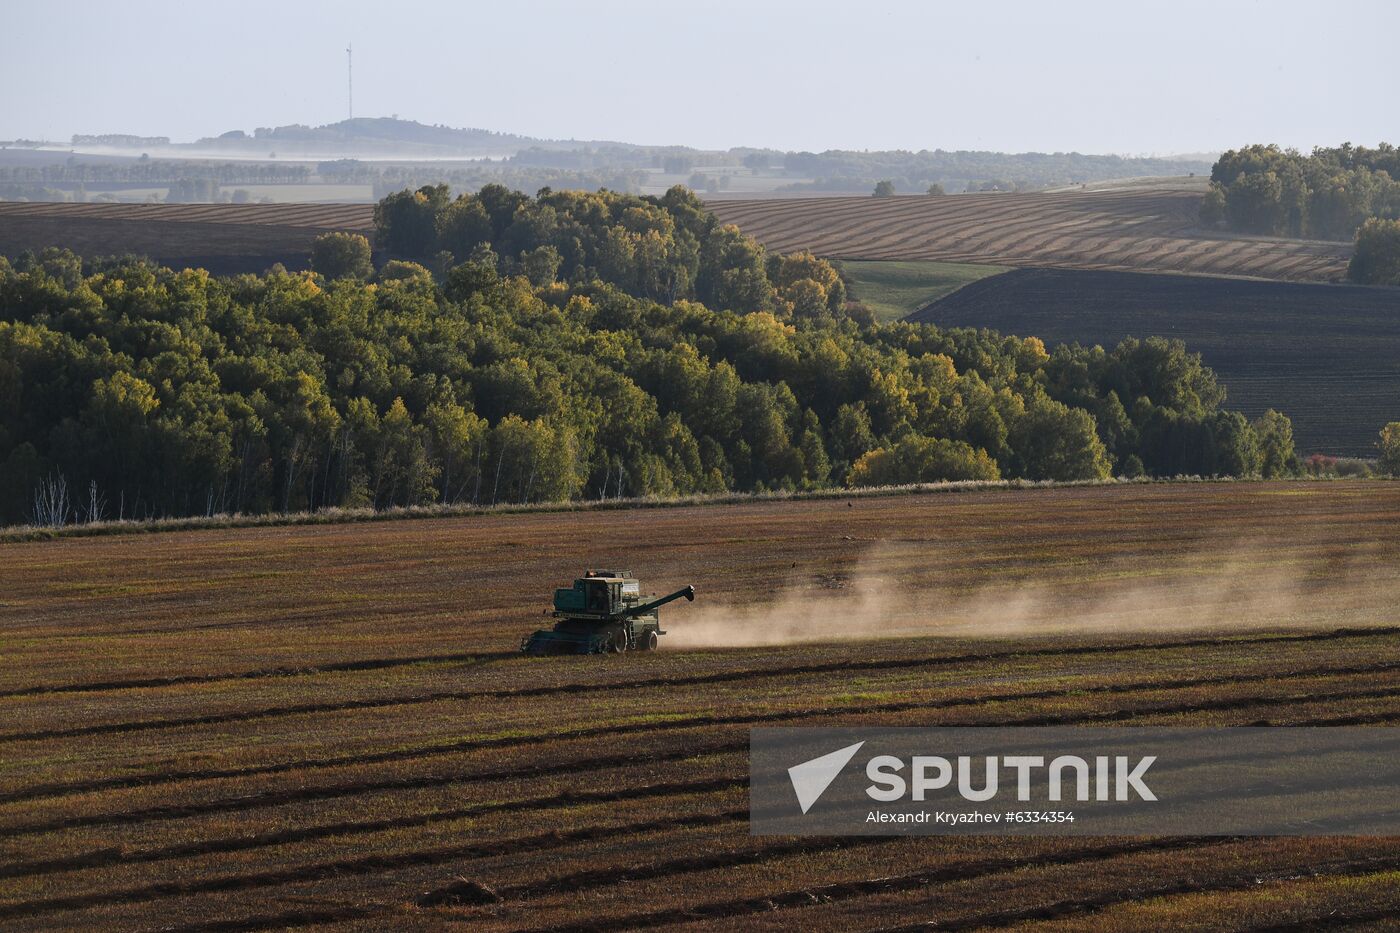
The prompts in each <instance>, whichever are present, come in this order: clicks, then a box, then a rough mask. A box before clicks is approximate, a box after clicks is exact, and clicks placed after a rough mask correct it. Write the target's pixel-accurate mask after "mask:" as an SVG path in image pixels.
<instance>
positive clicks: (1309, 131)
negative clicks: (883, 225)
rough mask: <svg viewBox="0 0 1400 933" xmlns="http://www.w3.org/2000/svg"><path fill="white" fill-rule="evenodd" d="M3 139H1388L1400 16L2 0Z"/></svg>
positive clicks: (1243, 0)
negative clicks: (401, 132)
mask: <svg viewBox="0 0 1400 933" xmlns="http://www.w3.org/2000/svg"><path fill="white" fill-rule="evenodd" d="M3 9H4V17H3V22H4V27H3V35H0V87H3V88H4V91H3V94H4V100H3V103H0V139H10V138H15V137H27V138H35V137H43V138H47V139H58V140H66V139H67V138H68V137H69V136H70V135H71V134H72V133H75V132H83V133H103V132H124V133H138V134H143V135H165V136H170V137H172V138H173V139H175V140H176V141H187V140H192V139H194V138H196V137H199V136H206V135H215V134H217V133H220V132H223V131H225V130H229V129H243V130H248V131H251V130H252V129H253V128H254V127H256V126H274V125H279V124H284V123H310V124H319V123H326V122H332V121H335V120H339V119H341V118H343V117H344V116H345V112H346V87H345V84H346V82H345V46H346V43H347V42H353V43H354V48H355V114H356V115H357V116H387V115H390V114H395V113H396V114H398V115H400V116H401V117H404V118H411V119H416V120H420V121H422V122H425V123H444V124H448V125H451V126H473V127H484V128H487V129H493V130H502V131H509V132H516V133H523V134H528V135H532V136H547V137H574V138H593V139H617V140H625V141H629V142H639V143H656V144H673V143H674V144H685V145H692V146H700V147H706V148H727V147H729V146H735V145H749V146H771V147H774V148H779V149H810V150H821V149H827V148H846V149H894V148H905V149H924V148H927V149H934V148H943V149H994V150H1010V151H1022V150H1078V151H1081V152H1120V153H1135V154H1138V153H1167V152H1195V151H1205V150H1214V149H1220V148H1225V147H1231V146H1236V145H1240V144H1243V143H1246V142H1255V141H1276V142H1280V143H1283V144H1286V145H1296V146H1299V147H1301V148H1305V149H1306V148H1309V147H1311V146H1313V145H1315V144H1333V143H1338V142H1341V141H1344V140H1351V141H1353V142H1357V143H1365V144H1374V143H1375V142H1377V141H1378V140H1380V139H1382V138H1389V139H1391V140H1392V141H1400V140H1398V139H1397V137H1400V121H1397V120H1396V117H1397V115H1400V105H1397V101H1396V91H1397V89H1400V55H1397V54H1396V51H1395V42H1396V37H1397V36H1400V2H1396V0H1374V2H1362V0H1356V2H1345V0H1339V2H1332V3H1325V4H1318V3H1317V2H1315V0H1308V2H1291V0H1289V2H1282V0H1275V2H1250V0H1212V2H1194V0H1191V2H1158V3H1150V4H1149V3H1139V2H1133V0H1119V2H1113V3H1108V2H1104V3H1099V2H1054V0H1044V2H1015V3H1013V2H986V0H981V2H979V0H960V2H957V3H941V2H927V3H917V2H906V3H893V2H883V0H859V2H856V0H851V2H845V3H827V2H818V0H807V2H801V3H797V2H777V0H772V2H765V0H751V2H747V3H745V2H729V0H705V2H689V3H670V2H666V0H651V2H624V0H577V2H545V0H508V2H491V3H482V2H473V0H461V2H418V0H382V2H374V3H369V2H360V0H335V2H303V0H281V2H262V0H240V2H237V3H234V2H222V3H217V4H215V3H201V2H199V0H187V2H183V3H175V2H163V0H124V2H120V3H118V2H111V0H108V2H86V0H83V2H77V0H43V2H36V0H4V7H3Z"/></svg>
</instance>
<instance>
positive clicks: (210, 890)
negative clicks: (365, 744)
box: [0, 782, 748, 920]
mask: <svg viewBox="0 0 1400 933" xmlns="http://www.w3.org/2000/svg"><path fill="white" fill-rule="evenodd" d="M731 783H732V782H731ZM640 790H642V791H645V790H647V788H641V789H640ZM635 793H636V791H635V790H632V791H610V792H608V793H607V794H598V795H597V797H598V799H599V800H603V801H605V802H606V801H612V800H627V799H632V798H633V797H634V796H635ZM582 796H586V795H580V797H582ZM747 817H748V810H747V809H744V810H730V811H725V812H723V813H713V814H711V813H707V814H695V815H691V816H676V817H666V818H665V819H659V820H648V821H645V822H641V823H633V824H630V825H628V826H620V827H609V826H590V827H586V828H584V829H578V830H568V831H557V830H556V831H553V832H548V833H541V834H539V835H536V836H530V837H524V838H516V839H509V840H501V841H499V842H475V843H467V844H463V845H456V846H442V847H439V848H435V849H422V850H419V851H415V852H399V853H395V854H393V855H366V856H361V857H359V858H351V859H338V860H335V861H330V862H318V863H315V864H312V865H302V866H298V867H296V868H282V869H272V870H269V871H259V872H247V873H244V874H231V875H217V876H215V877H212V878H201V879H196V880H191V881H159V882H155V883H153V884H148V885H142V886H140V887H134V888H123V889H119V890H115V891H94V892H90V893H87V894H72V895H64V896H60V897H51V898H43V899H38V900H30V901H16V902H12V903H9V904H0V920H9V919H16V918H20V917H33V916H38V915H42V914H49V913H55V912H58V911H65V910H83V909H86V908H89V907H105V906H111V905H113V904H137V903H144V902H146V901H151V900H158V899H162V898H167V897H182V896H186V895H192V894H214V893H219V892H223V891H248V890H254V889H257V888H265V887H275V886H277V885H283V884H296V883H298V882H303V881H319V880H322V879H325V878H339V877H345V876H350V875H369V874H378V873H380V872H385V871H395V870H398V869H401V868H417V867H422V866H428V865H440V864H442V863H444V862H450V861H455V860H458V859H476V858H492V857H495V856H500V855H513V854H516V853H519V852H529V851H539V850H541V849H551V848H559V847H561V846H566V845H572V844H574V843H579V842H588V841H592V840H596V839H607V838H611V837H612V836H613V835H615V834H617V833H621V832H632V833H636V834H639V833H644V832H654V831H664V830H667V829H687V828H693V827H697V826H708V825H718V824H721V823H726V822H733V821H734V820H737V819H744V818H747Z"/></svg>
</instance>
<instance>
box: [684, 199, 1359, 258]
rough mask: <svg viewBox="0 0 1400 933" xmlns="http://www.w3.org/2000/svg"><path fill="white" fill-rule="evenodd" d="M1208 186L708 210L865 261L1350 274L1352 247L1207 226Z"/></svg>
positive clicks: (775, 247) (760, 231) (797, 245)
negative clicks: (1203, 210)
mask: <svg viewBox="0 0 1400 933" xmlns="http://www.w3.org/2000/svg"><path fill="white" fill-rule="evenodd" d="M1200 204H1201V191H1199V190H1190V189H1187V190H1182V189H1180V188H1153V187H1147V186H1143V187H1125V188H1121V189H1111V190H1105V191H1072V192H1062V193H1044V192H1037V193H1031V194H991V195H988V194H969V195H953V196H948V197H896V198H871V197H864V198H852V197H840V198H801V199H797V198H783V199H751V200H721V201H713V202H710V203H708V204H707V205H706V206H707V207H708V208H709V209H710V210H711V211H713V212H714V213H715V215H716V216H718V217H719V219H720V220H722V221H723V222H725V223H730V224H737V225H738V226H739V228H740V229H742V230H743V231H744V232H745V233H747V234H749V235H750V236H752V237H755V238H756V239H758V240H759V242H761V243H763V244H764V246H766V247H768V249H769V250H772V251H775V252H782V253H787V252H792V251H794V250H801V249H807V250H811V251H812V252H814V253H816V254H817V255H818V256H825V257H830V258H836V259H857V260H901V261H914V260H938V261H942V262H968V263H990V264H998V265H1004V266H1017V267H1036V268H1044V267H1054V268H1065V269H1112V270H1127V271H1137V272H1177V273H1190V274H1193V275H1224V276H1249V277H1254V278H1263V279H1279V280H1285V281H1300V282H1331V281H1340V280H1342V279H1344V278H1345V277H1346V265H1347V260H1348V258H1349V257H1350V255H1351V244H1349V243H1330V242H1321V241H1313V240H1283V239H1275V238H1269V237H1248V236H1243V235H1239V234H1228V233H1214V232H1207V231H1203V230H1202V229H1200V225H1199V220H1198V218H1199V214H1200Z"/></svg>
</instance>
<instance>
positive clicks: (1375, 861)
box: [872, 856, 1400, 933]
mask: <svg viewBox="0 0 1400 933" xmlns="http://www.w3.org/2000/svg"><path fill="white" fill-rule="evenodd" d="M1396 868H1400V856H1391V857H1384V858H1367V859H1354V860H1351V861H1346V862H1337V863H1333V864H1331V865H1321V866H1310V867H1307V868H1295V869H1289V870H1288V871H1287V872H1272V873H1269V874H1266V875H1264V876H1262V878H1261V876H1260V874H1259V873H1258V872H1243V873H1239V874H1236V875H1233V876H1231V877H1228V878H1222V879H1221V880H1219V881H1215V882H1206V883H1204V884H1203V883H1201V882H1198V881H1192V880H1186V881H1174V882H1171V883H1168V884H1161V885H1153V886H1146V887H1133V888H1132V889H1131V890H1129V891H1122V892H1114V893H1112V894H1103V895H1100V896H1098V897H1086V898H1069V899H1066V900H1063V901H1056V902H1054V903H1052V904H1042V905H1038V906H1036V907H1026V908H1021V909H1016V910H998V911H992V912H989V913H984V914H976V915H974V916H971V917H965V918H960V919H957V920H944V921H939V920H929V921H925V922H921V923H911V924H906V925H903V926H896V927H882V928H879V930H878V933H920V931H926V930H995V929H999V928H1004V927H1011V926H1016V925H1018V924H1021V923H1026V922H1029V921H1033V920H1058V919H1060V918H1063V917H1070V916H1076V915H1082V914H1094V913H1097V912H1099V911H1101V910H1104V909H1106V908H1109V907H1117V906H1119V905H1122V904H1132V903H1137V902H1139V901H1145V900H1151V899H1153V898H1167V897H1182V896H1185V895H1190V894H1223V893H1228V892H1232V891H1249V890H1254V889H1256V888H1259V887H1260V886H1261V883H1262V884H1267V883H1269V882H1271V881H1272V882H1273V883H1276V884H1278V883H1286V882H1288V881H1291V880H1294V879H1296V878H1298V877H1308V878H1352V877H1357V876H1359V875H1369V874H1379V873H1381V872H1385V871H1393V870H1394V869H1396ZM1385 913H1386V914H1391V912H1390V911H1386V912H1385ZM1289 927H1292V928H1295V929H1318V927H1314V926H1309V925H1305V926H1301V927H1299V926H1297V925H1293V924H1290V925H1289ZM1289 927H1285V929H1287V928H1289ZM872 933H875V931H872Z"/></svg>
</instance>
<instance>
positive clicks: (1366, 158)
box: [1201, 143, 1400, 240]
mask: <svg viewBox="0 0 1400 933" xmlns="http://www.w3.org/2000/svg"><path fill="white" fill-rule="evenodd" d="M1201 215H1202V219H1203V220H1204V221H1206V222H1207V223H1210V224H1222V225H1225V226H1228V227H1230V228H1231V229H1234V230H1240V231H1243V232H1246V233H1262V234H1272V235H1277V236H1291V237H1316V238H1320V239H1332V240H1350V239H1351V238H1352V237H1353V236H1354V235H1355V234H1356V231H1357V228H1358V227H1360V226H1361V225H1362V223H1363V222H1365V221H1366V220H1367V219H1368V218H1371V217H1380V218H1392V219H1393V218H1400V150H1397V149H1396V148H1395V147H1394V146H1393V145H1391V144H1389V143H1381V144H1380V145H1379V146H1377V147H1376V148H1375V149H1368V148H1366V147H1365V146H1353V145H1351V144H1350V143H1345V144H1343V145H1341V146H1337V147H1335V148H1321V147H1319V148H1317V149H1314V150H1313V151H1312V153H1311V154H1310V155H1303V154H1301V153H1299V152H1298V151H1297V150H1295V149H1280V148H1279V147H1278V146H1274V145H1269V146H1263V145H1254V146H1246V147H1244V148H1243V149H1232V150H1230V151H1229V152H1226V153H1224V154H1223V155H1222V156H1221V157H1220V159H1219V160H1218V161H1217V162H1216V163H1215V166H1214V167H1213V168H1212V169H1211V187H1210V191H1209V193H1208V194H1207V195H1206V199H1205V201H1204V202H1203V204H1202V207H1201Z"/></svg>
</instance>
